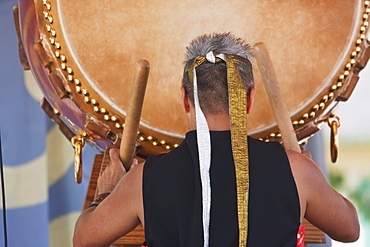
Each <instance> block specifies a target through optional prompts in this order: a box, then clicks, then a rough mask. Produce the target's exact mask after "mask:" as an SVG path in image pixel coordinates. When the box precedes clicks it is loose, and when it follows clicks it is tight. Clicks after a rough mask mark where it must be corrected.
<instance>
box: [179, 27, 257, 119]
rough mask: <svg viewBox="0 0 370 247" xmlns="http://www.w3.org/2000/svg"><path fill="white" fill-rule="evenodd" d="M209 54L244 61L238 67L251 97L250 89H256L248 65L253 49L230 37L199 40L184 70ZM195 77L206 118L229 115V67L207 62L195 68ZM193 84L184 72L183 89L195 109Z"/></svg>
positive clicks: (193, 44)
mask: <svg viewBox="0 0 370 247" xmlns="http://www.w3.org/2000/svg"><path fill="white" fill-rule="evenodd" d="M210 51H213V52H216V53H223V54H228V55H236V56H239V57H242V58H245V62H243V63H236V66H237V68H238V70H239V73H240V75H241V78H242V81H243V84H244V86H245V88H246V90H247V92H248V95H249V92H250V91H251V89H252V88H254V80H253V74H252V65H251V63H250V62H249V61H250V60H251V59H252V57H253V55H252V52H251V50H250V46H249V45H248V44H247V43H245V41H244V40H242V39H240V38H236V37H234V36H233V35H231V34H230V33H222V34H216V33H214V34H210V35H203V36H199V37H197V38H196V39H194V40H193V41H192V42H191V43H190V45H189V47H188V48H187V54H186V61H185V64H186V65H185V67H188V66H189V64H191V63H192V62H193V61H194V59H196V58H197V57H199V56H205V55H206V54H207V53H208V52H210ZM196 73H197V82H198V94H199V102H200V106H201V108H202V111H203V112H204V114H205V115H209V114H212V115H218V114H227V113H228V112H229V106H228V88H227V87H228V86H227V70H226V64H225V63H224V62H221V63H215V64H214V63H210V62H207V61H206V62H204V63H203V64H202V65H199V66H198V67H197V68H196ZM192 83H193V82H192V80H191V79H189V75H188V72H187V71H186V70H185V71H184V75H183V79H182V86H183V87H184V91H185V94H186V96H187V97H188V98H189V99H190V102H191V103H192V105H194V92H193V84H192Z"/></svg>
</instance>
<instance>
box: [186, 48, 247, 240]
mask: <svg viewBox="0 0 370 247" xmlns="http://www.w3.org/2000/svg"><path fill="white" fill-rule="evenodd" d="M206 61H208V62H210V63H218V62H225V63H226V68H227V82H228V93H229V113H230V122H231V143H232V152H233V157H234V163H235V172H236V188H237V204H238V205H237V210H238V225H239V246H240V247H242V246H246V245H247V236H248V191H249V159H248V139H247V92H246V89H245V86H244V85H243V82H242V79H241V76H240V73H239V70H238V69H237V67H236V63H244V64H246V62H247V63H248V64H247V66H250V62H249V60H247V59H245V58H241V57H238V56H234V55H228V54H218V53H215V52H213V51H210V52H209V53H207V55H205V56H200V57H197V58H196V59H194V60H193V62H192V63H191V64H190V66H186V67H185V71H187V72H188V75H189V79H190V80H191V79H193V87H194V88H193V90H194V107H195V117H196V127H197V130H196V131H197V144H198V151H199V167H200V177H201V183H202V203H203V212H202V215H203V235H204V243H203V246H204V247H208V246H209V222H210V213H211V182H210V166H211V140H210V139H211V138H210V133H209V128H208V124H207V120H206V118H205V116H204V114H203V111H202V109H201V107H200V104H199V96H198V85H197V84H198V83H197V76H196V67H198V66H200V65H202V64H203V63H204V62H206Z"/></svg>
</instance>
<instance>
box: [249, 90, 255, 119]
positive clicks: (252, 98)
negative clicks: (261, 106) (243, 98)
mask: <svg viewBox="0 0 370 247" xmlns="http://www.w3.org/2000/svg"><path fill="white" fill-rule="evenodd" d="M255 94H256V88H252V89H251V90H250V91H249V94H248V97H247V114H249V113H251V112H252V107H253V103H254V95H255Z"/></svg>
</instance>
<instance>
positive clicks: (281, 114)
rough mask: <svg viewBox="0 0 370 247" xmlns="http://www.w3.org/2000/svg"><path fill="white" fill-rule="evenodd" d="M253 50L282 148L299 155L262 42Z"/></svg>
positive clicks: (299, 150) (296, 142)
mask: <svg viewBox="0 0 370 247" xmlns="http://www.w3.org/2000/svg"><path fill="white" fill-rule="evenodd" d="M253 49H254V55H255V57H256V60H257V64H258V68H259V70H260V73H261V76H262V80H263V83H264V85H265V88H266V92H267V95H268V97H269V100H270V104H271V107H272V109H273V112H274V115H275V119H276V122H277V125H278V127H279V129H280V133H281V138H282V140H283V143H284V147H285V149H287V150H294V151H297V152H300V153H301V152H302V151H301V148H300V146H299V144H298V140H297V135H296V133H295V131H294V128H293V125H292V121H291V119H290V117H289V115H288V110H287V108H286V105H285V102H284V99H283V97H282V95H281V92H280V87H279V83H278V80H277V77H276V75H275V70H274V67H273V65H272V62H271V58H270V55H269V53H268V50H267V48H266V45H265V44H264V43H263V42H259V43H256V44H255V45H254V46H253Z"/></svg>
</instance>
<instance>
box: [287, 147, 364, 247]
mask: <svg viewBox="0 0 370 247" xmlns="http://www.w3.org/2000/svg"><path fill="white" fill-rule="evenodd" d="M287 154H288V157H289V161H290V164H291V168H292V172H293V175H294V179H295V181H296V184H297V188H298V193H299V197H300V200H303V204H304V206H305V212H304V217H305V218H306V219H307V220H308V221H310V222H311V223H312V224H313V225H315V226H316V227H318V228H319V229H321V230H322V231H323V232H325V233H326V234H328V235H329V236H330V237H331V238H332V239H334V240H337V241H340V242H354V241H356V240H357V239H358V237H359V232H360V226H359V221H358V216H357V212H356V209H355V207H354V206H353V204H352V203H351V202H350V201H348V200H347V199H346V198H344V197H343V196H342V195H341V194H339V193H338V192H337V191H336V190H335V189H334V188H333V187H332V186H331V185H330V184H329V183H328V181H327V180H326V178H325V176H324V174H323V173H322V171H321V170H320V168H319V166H318V165H317V164H316V163H314V162H313V161H312V160H311V159H310V158H308V157H306V156H304V155H302V154H300V153H297V152H294V151H287Z"/></svg>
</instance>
